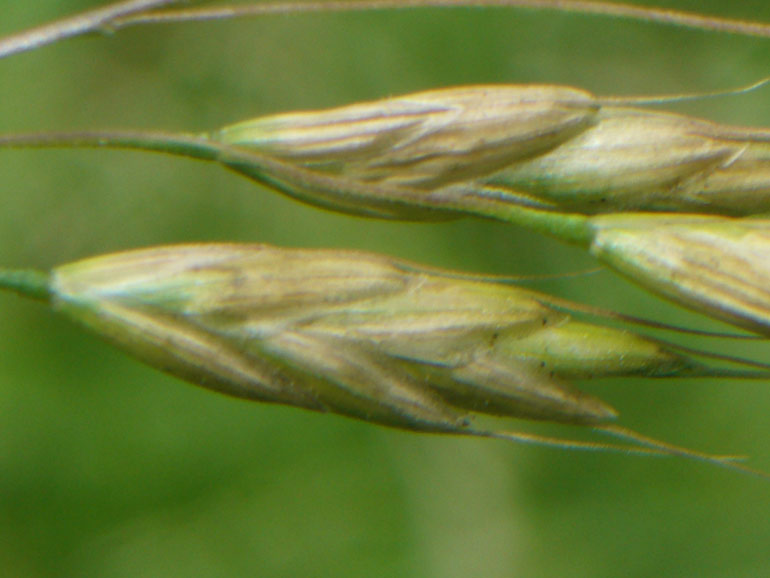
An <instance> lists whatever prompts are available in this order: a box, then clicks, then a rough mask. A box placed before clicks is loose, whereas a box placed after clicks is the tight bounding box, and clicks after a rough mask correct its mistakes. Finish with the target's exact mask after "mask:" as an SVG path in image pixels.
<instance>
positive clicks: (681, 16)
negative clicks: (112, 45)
mask: <svg viewBox="0 0 770 578" xmlns="http://www.w3.org/2000/svg"><path fill="white" fill-rule="evenodd" d="M467 7H470V8H491V7H497V8H528V9H531V10H552V11H557V12H565V13H575V14H592V15H599V16H609V17H613V18H622V19H626V20H636V21H641V22H649V23H654V24H661V25H665V26H679V27H684V28H689V29H694V30H705V31H710V32H724V33H728V34H739V35H742V36H758V37H762V38H770V24H765V23H761V22H751V21H747V20H738V19H732V18H721V17H719V16H707V15H704V14H697V13H694V12H685V11H680V10H668V9H665V8H655V7H652V6H636V5H633V4H623V3H619V2H603V1H591V0H352V1H349V0H330V1H325V0H308V1H304V2H303V1H298V2H262V3H258V4H251V5H243V4H240V5H229V6H216V7H213V8H193V9H187V10H163V11H154V12H149V13H137V14H134V15H130V16H126V17H123V18H120V19H118V20H117V22H115V23H114V27H115V28H122V27H127V26H135V25H138V24H162V23H169V22H190V21H201V20H228V19H232V18H239V17H246V16H264V15H269V14H296V13H309V12H312V13H317V12H364V11H376V10H403V9H414V8H467Z"/></svg>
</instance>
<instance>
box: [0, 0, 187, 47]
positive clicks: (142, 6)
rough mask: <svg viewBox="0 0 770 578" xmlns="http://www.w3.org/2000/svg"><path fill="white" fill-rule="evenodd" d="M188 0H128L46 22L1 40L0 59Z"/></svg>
mask: <svg viewBox="0 0 770 578" xmlns="http://www.w3.org/2000/svg"><path fill="white" fill-rule="evenodd" d="M182 2H186V0H125V1H124V2H116V3H114V4H109V5H107V6H104V7H101V8H96V9H94V10H89V11H87V12H82V13H80V14H76V15H75V16H70V17H68V18H63V19H61V20H57V21H55V22H51V23H50V24H44V25H43V26H38V27H36V28H32V29H30V30H25V31H23V32H19V33H18V34H13V35H11V36H7V37H6V38H3V39H0V59H2V58H5V57H7V56H11V55H13V54H18V53H20V52H27V51H29V50H34V49H35V48H40V47H41V46H45V45H47V44H53V43H54V42H58V41H60V40H64V39H66V38H72V37H74V36H82V35H83V34H88V33H90V32H96V31H99V30H110V29H113V28H114V26H115V23H116V22H118V21H119V19H120V18H128V17H130V16H132V15H136V14H138V13H145V12H147V11H148V10H152V9H154V8H162V7H164V6H171V5H174V4H180V3H182Z"/></svg>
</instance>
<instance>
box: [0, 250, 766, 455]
mask: <svg viewBox="0 0 770 578" xmlns="http://www.w3.org/2000/svg"><path fill="white" fill-rule="evenodd" d="M0 286H1V287H2V288H5V289H8V290H12V291H15V292H17V293H20V294H22V295H26V296H30V297H33V298H36V299H42V300H44V301H48V302H49V303H50V304H51V305H52V307H53V308H54V309H55V310H56V311H58V312H60V313H62V314H64V315H66V316H67V317H70V318H71V319H73V320H75V321H76V322H78V323H80V324H81V325H84V326H86V327H88V328H89V329H91V330H92V331H94V332H96V333H97V334H98V335H100V336H102V337H103V338H105V339H107V340H108V341H110V342H112V343H114V344H115V345H117V346H118V347H120V348H121V349H123V350H125V351H127V352H128V353H130V354H132V355H134V356H135V357H137V358H139V359H140V360H142V361H145V362H147V363H149V364H150V365H152V366H155V367H157V368H159V369H162V370H164V371H167V372H169V373H171V374H174V375H177V376H179V377H181V378H183V379H185V380H187V381H190V382H193V383H196V384H198V385H202V386H204V387H207V388H210V389H214V390H217V391H220V392H223V393H226V394H229V395H233V396H236V397H242V398H247V399H253V400H258V401H263V402H270V403H280V404H286V405H292V406H296V407H301V408H305V409H310V410H314V411H321V412H333V413H338V414H341V415H345V416H349V417H355V418H358V419H362V420H366V421H369V422H373V423H378V424H382V425H387V426H392V427H398V428H403V429H410V430H418V431H428V432H436V433H453V434H463V435H473V436H481V437H496V438H501V439H508V440H511V441H513V440H518V441H526V442H528V443H533V442H535V441H536V440H539V443H546V444H548V445H562V447H570V448H571V447H575V448H582V449H621V450H623V451H635V452H637V453H642V454H644V453H652V454H656V455H661V454H670V455H682V456H687V457H692V458H695V459H706V460H711V461H714V462H717V463H719V464H720V465H724V461H725V458H721V457H717V456H707V455H706V454H700V453H698V452H692V451H690V450H687V449H685V448H678V447H676V446H670V445H668V444H665V443H662V442H660V443H657V442H655V441H654V440H650V439H649V438H646V437H644V436H641V435H640V434H635V433H634V432H627V435H625V441H627V442H630V443H631V444H632V446H618V445H613V444H596V443H592V442H585V443H584V442H574V441H570V440H560V439H553V438H538V437H537V436H534V435H529V434H521V435H520V439H519V438H518V437H517V436H518V435H519V434H516V433H515V432H494V431H491V432H488V431H484V430H477V429H474V428H472V427H470V426H469V422H468V421H467V420H468V416H469V414H472V413H483V414H489V415H495V416H504V417H516V418H523V419H534V420H546V421H552V422H559V423H564V424H572V425H583V426H597V427H599V429H600V430H601V428H602V427H603V426H602V424H605V423H606V422H608V421H612V420H613V419H614V418H615V417H616V415H617V413H616V412H615V410H614V409H613V408H612V407H610V406H609V405H607V404H606V403H604V402H603V401H601V400H600V399H598V398H596V397H593V396H591V395H589V394H586V393H584V392H582V391H579V390H578V389H576V388H575V387H573V386H572V385H570V384H569V383H567V381H566V380H568V379H570V378H588V377H607V376H613V377H622V376H628V375H645V376H650V377H664V376H691V375H694V376H700V375H723V373H722V370H720V369H719V368H713V369H710V368H708V366H706V365H704V364H702V363H700V362H698V361H696V360H694V359H693V358H692V357H690V356H689V355H685V354H683V353H682V352H679V351H677V350H676V348H675V347H670V346H668V345H666V344H665V343H663V342H659V341H656V340H653V339H649V338H646V337H643V336H641V335H637V334H635V333H632V332H629V331H626V330H621V329H613V328H609V327H603V326H599V325H594V324H591V323H587V322H583V321H577V320H574V319H572V317H571V316H570V315H569V314H567V313H566V312H564V311H560V310H557V309H554V308H552V307H550V306H548V305H547V300H548V297H547V296H545V295H542V294H540V293H536V292H533V291H528V290H525V289H521V288H518V287H514V286H510V285H504V284H499V283H493V282H489V281H481V280H474V279H471V278H458V277H457V276H453V275H452V274H451V272H446V274H444V273H442V272H441V271H439V270H434V269H421V268H420V267H419V266H417V265H415V264H410V263H404V262H399V261H396V260H392V259H389V258H387V257H384V256H380V255H374V254H367V253H360V252H353V251H336V250H302V249H280V248H276V247H270V246H266V245H233V244H229V245H223V244H211V245H181V246H169V247H158V248H151V249H144V250H136V251H130V252H126V253H119V254H114V255H106V256H103V257H96V258H92V259H87V260H84V261H80V262H77V263H73V264H70V265H64V266H62V267H58V268H56V269H54V270H53V271H52V273H51V274H50V276H48V275H45V274H33V273H29V272H24V273H23V274H20V273H18V272H15V271H6V272H3V273H2V274H1V275H0ZM766 374H767V372H766V371H765V372H754V373H751V372H746V373H744V374H743V376H744V377H751V376H762V375H766ZM608 431H609V430H608ZM618 431H619V430H618ZM623 431H626V430H623ZM634 436H638V437H637V438H635V437H634ZM633 444H637V445H640V446H641V447H637V448H636V449H634V448H633ZM736 467H737V466H736Z"/></svg>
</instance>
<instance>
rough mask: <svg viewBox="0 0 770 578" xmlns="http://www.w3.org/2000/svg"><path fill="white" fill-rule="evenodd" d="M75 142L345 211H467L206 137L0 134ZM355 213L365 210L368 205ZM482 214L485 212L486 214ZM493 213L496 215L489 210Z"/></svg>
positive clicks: (48, 143) (23, 142)
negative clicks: (237, 179) (178, 159)
mask: <svg viewBox="0 0 770 578" xmlns="http://www.w3.org/2000/svg"><path fill="white" fill-rule="evenodd" d="M72 147H89V148H108V149H133V150H142V151H150V152H161V153H166V154H171V155H176V156H184V157H188V158H194V159H199V160H206V161H214V162H218V163H220V164H222V165H224V166H226V167H227V168H230V169H232V170H235V172H238V173H239V174H242V175H246V176H248V177H249V178H252V179H254V180H256V181H258V182H261V183H263V184H265V185H267V186H270V187H273V188H275V189H278V190H280V191H283V192H285V193H286V194H288V195H289V196H292V197H295V198H299V199H300V200H303V201H305V202H310V203H311V204H315V205H322V206H326V205H328V206H333V207H335V208H336V209H337V210H341V206H344V205H345V204H349V205H351V206H358V205H360V202H359V201H357V199H365V200H366V201H367V202H369V203H372V204H379V205H381V206H382V207H399V206H408V207H410V208H414V207H417V208H419V209H422V210H424V211H425V212H431V213H435V212H447V211H454V210H457V211H462V210H467V207H466V206H465V204H461V203H459V202H458V201H457V199H455V198H443V197H439V198H434V197H432V196H430V195H426V194H425V193H424V192H423V191H417V190H413V189H410V188H407V187H400V186H392V185H384V184H373V183H360V182H358V181H355V180H352V179H348V178H345V177H341V176H337V175H328V174H323V173H320V172H317V171H313V170H309V169H306V168H303V167H300V166H297V165H293V164H291V163H288V162H284V161H281V160H278V159H275V158H272V157H269V156H266V155H262V154H259V153H257V152H254V151H251V150H248V149H245V148H239V147H233V146H228V145H225V144H222V143H218V142H215V141H213V140H210V139H207V138H206V137H204V136H195V135H191V134H184V133H164V132H154V131H132V130H105V131H93V132H90V131H89V132H62V133H55V132H43V133H20V134H7V135H0V148H72ZM239 167H243V168H244V170H242V169H240V168H239ZM305 191H312V192H308V193H305ZM463 203H465V201H463ZM357 212H358V214H366V212H365V211H364V210H360V211H357ZM479 214H480V215H482V216H486V215H485V214H484V213H479ZM489 216H490V217H491V218H497V217H496V215H495V214H492V213H491V212H490V215H489Z"/></svg>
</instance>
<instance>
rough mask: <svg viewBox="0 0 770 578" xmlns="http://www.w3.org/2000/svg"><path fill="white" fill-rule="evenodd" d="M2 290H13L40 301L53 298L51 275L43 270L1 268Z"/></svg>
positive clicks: (0, 280)
mask: <svg viewBox="0 0 770 578" xmlns="http://www.w3.org/2000/svg"><path fill="white" fill-rule="evenodd" d="M0 290H5V291H13V292H14V293H18V294H19V295H21V296H23V297H28V298H30V299H36V300H38V301H45V302H49V301H50V300H51V289H50V277H49V275H48V273H44V272H43V271H33V270H27V269H0Z"/></svg>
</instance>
